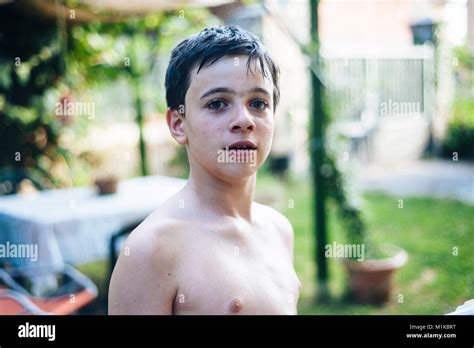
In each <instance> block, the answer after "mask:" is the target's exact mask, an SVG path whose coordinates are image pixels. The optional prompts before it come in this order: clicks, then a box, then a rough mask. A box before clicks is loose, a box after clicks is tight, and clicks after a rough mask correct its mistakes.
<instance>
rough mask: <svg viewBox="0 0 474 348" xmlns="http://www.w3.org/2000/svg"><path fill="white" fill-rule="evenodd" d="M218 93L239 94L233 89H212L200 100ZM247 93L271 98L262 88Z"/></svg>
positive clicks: (255, 88) (252, 89)
mask: <svg viewBox="0 0 474 348" xmlns="http://www.w3.org/2000/svg"><path fill="white" fill-rule="evenodd" d="M217 93H227V94H232V95H237V92H236V91H234V90H233V89H232V88H227V87H217V88H212V89H210V90H208V91H207V92H206V93H204V94H203V95H202V96H201V98H199V99H203V98H206V97H209V96H210V95H212V94H217ZM247 93H262V94H265V95H266V96H267V97H270V96H271V95H270V93H269V92H268V91H267V90H266V89H264V88H262V87H254V88H251V89H249V90H248V92H247Z"/></svg>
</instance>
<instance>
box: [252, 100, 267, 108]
mask: <svg viewBox="0 0 474 348" xmlns="http://www.w3.org/2000/svg"><path fill="white" fill-rule="evenodd" d="M250 106H251V107H252V108H253V109H256V110H265V109H266V108H268V103H267V102H265V101H264V100H262V99H254V100H252V101H251V102H250Z"/></svg>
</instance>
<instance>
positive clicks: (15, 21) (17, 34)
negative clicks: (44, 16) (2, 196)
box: [0, 5, 68, 192]
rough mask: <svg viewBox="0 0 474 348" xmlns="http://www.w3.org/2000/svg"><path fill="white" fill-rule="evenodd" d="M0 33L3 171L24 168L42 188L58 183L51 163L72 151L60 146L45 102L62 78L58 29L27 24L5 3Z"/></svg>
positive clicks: (0, 162)
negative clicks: (41, 180)
mask: <svg viewBox="0 0 474 348" xmlns="http://www.w3.org/2000/svg"><path fill="white" fill-rule="evenodd" d="M19 23H21V25H19ZM0 33H1V35H0V139H2V151H1V152H0V168H7V169H8V168H9V169H8V170H11V169H12V168H18V169H21V170H23V169H26V170H27V171H30V172H31V173H32V174H35V173H36V174H37V175H40V176H41V177H42V178H43V182H42V184H43V185H53V184H57V181H56V180H55V178H54V177H53V176H52V175H50V169H51V164H52V163H53V162H54V161H56V160H58V159H59V160H65V159H66V158H67V156H68V152H67V150H66V149H65V148H63V147H61V146H60V143H59V129H60V124H59V122H58V121H57V120H56V119H55V118H54V116H53V115H52V113H51V112H48V110H45V108H44V104H43V99H42V98H43V96H44V95H45V94H46V93H47V92H48V91H50V90H52V89H54V87H55V86H56V85H57V84H58V82H59V80H60V79H61V75H62V67H61V63H60V62H61V55H60V51H59V47H58V44H57V30H56V26H55V24H49V23H41V24H38V23H37V22H36V21H35V20H34V19H32V18H31V19H30V18H28V20H24V19H22V18H21V17H20V15H19V13H18V12H17V11H16V10H15V9H14V8H13V6H11V5H4V6H2V11H0ZM14 189H15V188H13V192H14Z"/></svg>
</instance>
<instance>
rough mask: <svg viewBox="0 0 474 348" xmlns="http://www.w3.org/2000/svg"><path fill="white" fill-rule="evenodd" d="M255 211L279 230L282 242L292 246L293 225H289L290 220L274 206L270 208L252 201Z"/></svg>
mask: <svg viewBox="0 0 474 348" xmlns="http://www.w3.org/2000/svg"><path fill="white" fill-rule="evenodd" d="M253 204H254V206H255V208H256V209H257V210H256V211H257V212H258V214H259V215H260V216H261V217H262V218H264V219H265V220H266V221H267V222H268V223H271V224H272V225H273V226H274V227H275V228H276V230H277V231H279V232H280V234H281V237H282V238H283V242H284V243H285V245H287V246H288V247H291V248H292V247H293V239H294V233H293V227H292V226H291V223H290V221H289V220H288V219H287V217H286V216H285V215H283V214H282V213H280V212H279V211H278V210H276V209H275V208H272V207H270V206H268V205H264V204H260V203H256V202H254V203H253Z"/></svg>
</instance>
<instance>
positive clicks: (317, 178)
mask: <svg viewBox="0 0 474 348" xmlns="http://www.w3.org/2000/svg"><path fill="white" fill-rule="evenodd" d="M310 11H311V41H312V42H311V44H312V47H313V48H314V50H311V52H312V57H311V59H312V61H313V63H314V68H315V69H314V70H315V71H316V72H320V71H321V70H320V62H319V38H318V0H310ZM311 87H312V88H311V90H312V95H311V97H312V98H311V99H312V115H311V129H310V152H311V164H312V180H313V187H314V190H315V197H314V200H313V202H314V206H313V209H314V215H313V216H315V217H316V224H315V227H316V230H315V234H316V265H317V289H318V290H317V297H316V298H317V299H318V300H325V299H327V298H328V296H329V291H328V276H329V274H328V267H327V262H326V261H327V260H326V257H325V255H324V251H325V245H326V240H327V238H326V207H325V200H326V199H325V187H324V178H323V176H322V173H321V167H322V165H323V162H324V158H325V152H324V122H325V115H324V110H323V104H322V84H321V81H320V79H319V78H318V76H316V74H315V73H314V72H313V71H311Z"/></svg>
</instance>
